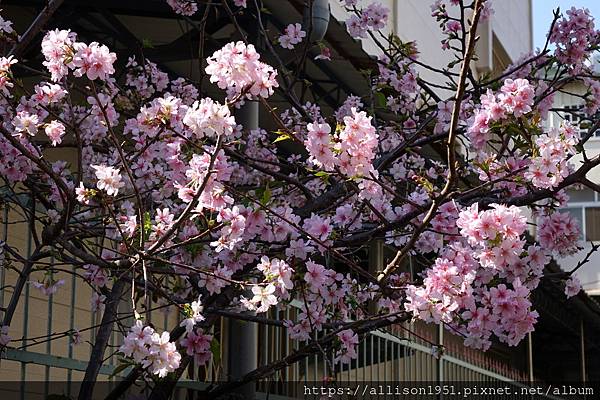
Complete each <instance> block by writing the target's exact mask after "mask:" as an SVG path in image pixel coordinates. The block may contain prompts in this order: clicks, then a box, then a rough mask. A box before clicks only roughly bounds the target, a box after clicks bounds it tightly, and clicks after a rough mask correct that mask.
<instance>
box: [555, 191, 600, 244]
mask: <svg viewBox="0 0 600 400" xmlns="http://www.w3.org/2000/svg"><path fill="white" fill-rule="evenodd" d="M567 194H568V195H569V197H570V199H569V206H568V207H566V208H563V209H561V210H560V211H562V212H568V213H570V214H571V215H572V216H573V218H575V219H576V220H577V222H579V227H580V228H581V233H582V235H581V239H582V240H587V241H590V242H591V241H594V242H596V241H600V197H599V196H598V194H597V193H595V192H594V191H593V190H591V189H588V188H583V189H580V190H576V189H568V190H567Z"/></svg>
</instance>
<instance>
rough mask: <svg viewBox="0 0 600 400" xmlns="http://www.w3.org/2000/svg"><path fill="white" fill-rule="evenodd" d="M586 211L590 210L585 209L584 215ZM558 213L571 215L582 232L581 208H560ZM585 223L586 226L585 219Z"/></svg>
mask: <svg viewBox="0 0 600 400" xmlns="http://www.w3.org/2000/svg"><path fill="white" fill-rule="evenodd" d="M588 210H590V208H586V209H585V211H586V213H587V211H588ZM597 210H600V209H597ZM560 211H561V212H568V213H569V214H571V216H572V217H573V218H575V219H576V220H577V224H578V225H579V229H581V230H583V208H580V207H571V208H561V209H560ZM586 215H587V214H586ZM585 222H586V224H587V219H586V221H585ZM586 228H587V227H586ZM581 239H583V232H582V235H581Z"/></svg>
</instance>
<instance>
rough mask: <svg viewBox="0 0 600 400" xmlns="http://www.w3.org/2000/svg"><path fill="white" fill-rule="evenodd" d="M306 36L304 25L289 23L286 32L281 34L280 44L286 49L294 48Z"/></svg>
mask: <svg viewBox="0 0 600 400" xmlns="http://www.w3.org/2000/svg"><path fill="white" fill-rule="evenodd" d="M304 37H306V32H304V31H303V30H302V25H300V24H298V23H296V24H289V25H288V26H287V27H286V28H285V30H284V34H283V35H281V36H279V39H278V40H279V44H280V45H281V47H283V48H284V49H290V50H291V49H293V48H294V46H295V45H297V44H298V43H300V42H302V39H303V38H304Z"/></svg>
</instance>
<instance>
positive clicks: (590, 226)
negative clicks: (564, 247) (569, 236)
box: [585, 207, 600, 241]
mask: <svg viewBox="0 0 600 400" xmlns="http://www.w3.org/2000/svg"><path fill="white" fill-rule="evenodd" d="M585 230H586V232H585V239H586V240H588V241H597V240H600V207H590V208H586V209H585Z"/></svg>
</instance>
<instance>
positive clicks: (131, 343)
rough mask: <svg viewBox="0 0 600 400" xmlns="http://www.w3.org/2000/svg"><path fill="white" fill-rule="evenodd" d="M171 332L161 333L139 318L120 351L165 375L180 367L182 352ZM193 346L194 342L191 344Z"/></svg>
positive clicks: (156, 373) (138, 362)
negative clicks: (174, 341)
mask: <svg viewBox="0 0 600 400" xmlns="http://www.w3.org/2000/svg"><path fill="white" fill-rule="evenodd" d="M170 340H171V337H170V335H169V332H163V333H162V334H159V333H158V332H156V331H155V330H154V329H153V328H151V327H149V326H144V324H143V323H142V321H140V320H137V321H136V322H135V325H133V326H132V327H131V329H130V330H129V333H128V334H127V336H126V337H125V339H124V340H123V344H122V345H121V347H120V348H119V351H120V352H121V353H123V354H124V355H125V356H126V357H131V358H133V360H134V361H135V362H136V363H137V364H140V365H141V366H142V368H146V369H147V370H148V371H149V372H150V373H152V374H154V375H157V376H158V377H161V378H163V377H165V376H166V375H167V374H168V373H169V372H174V371H175V370H176V369H177V368H179V363H180V361H181V354H179V352H178V351H177V348H176V346H175V343H173V342H171V341H170ZM191 346H192V348H193V347H194V344H191Z"/></svg>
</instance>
